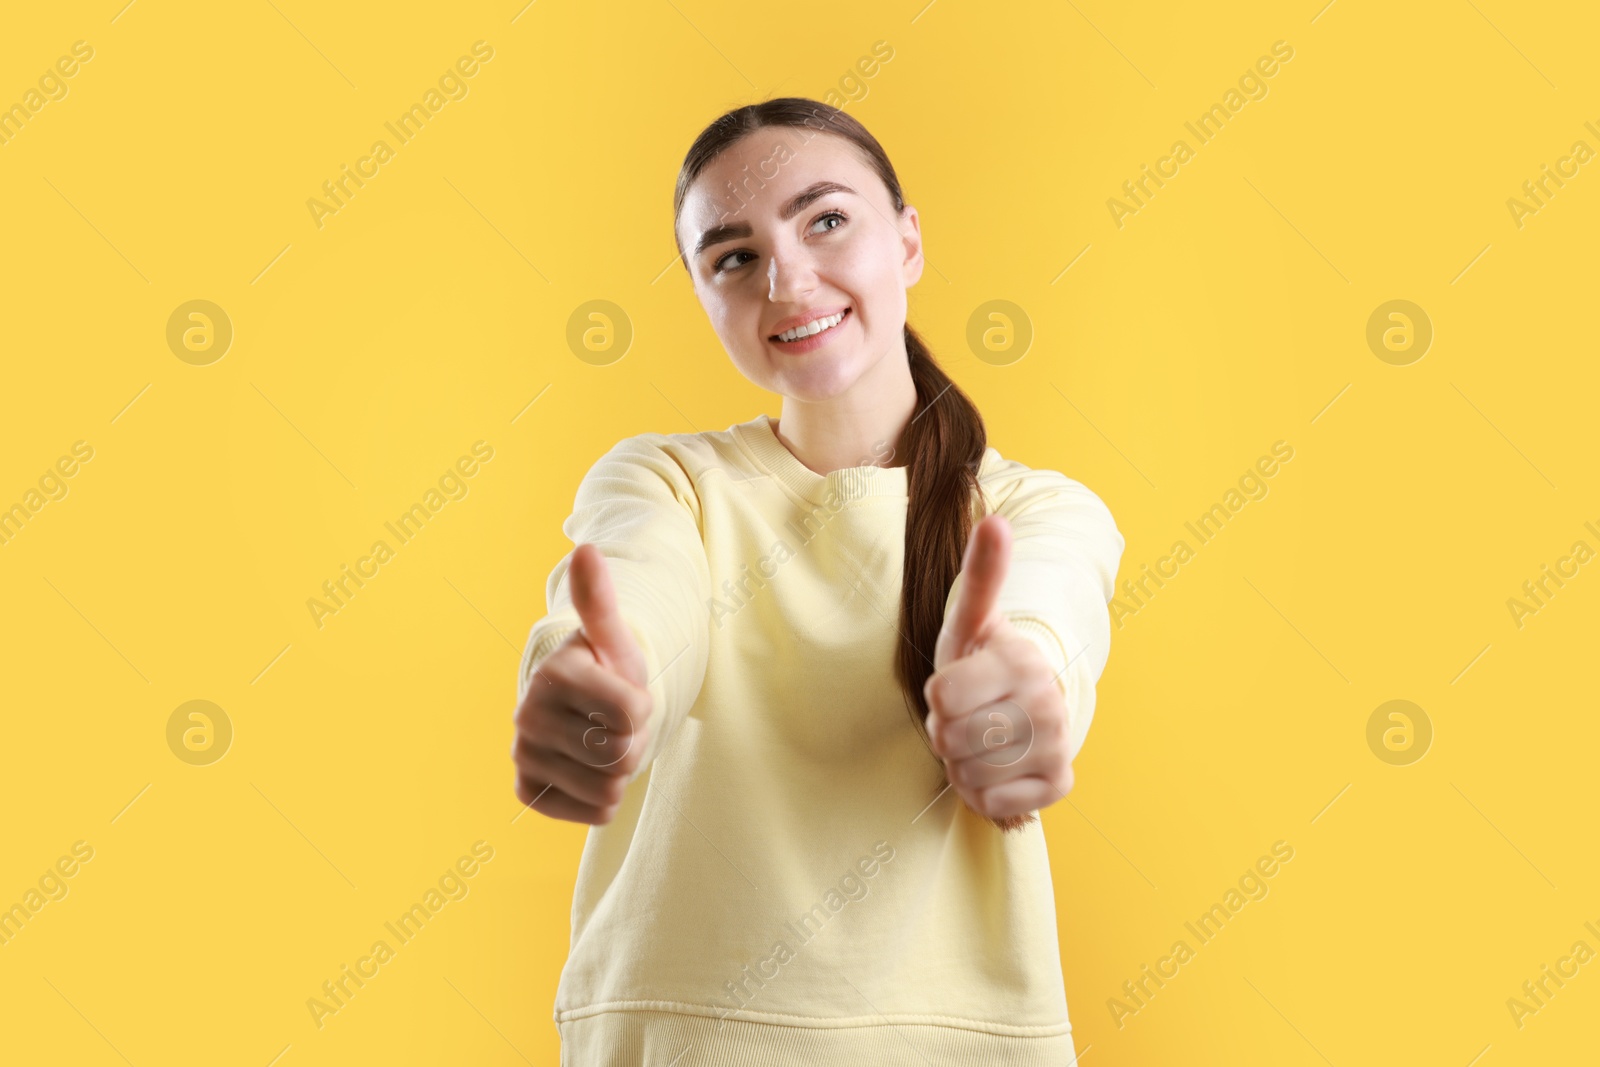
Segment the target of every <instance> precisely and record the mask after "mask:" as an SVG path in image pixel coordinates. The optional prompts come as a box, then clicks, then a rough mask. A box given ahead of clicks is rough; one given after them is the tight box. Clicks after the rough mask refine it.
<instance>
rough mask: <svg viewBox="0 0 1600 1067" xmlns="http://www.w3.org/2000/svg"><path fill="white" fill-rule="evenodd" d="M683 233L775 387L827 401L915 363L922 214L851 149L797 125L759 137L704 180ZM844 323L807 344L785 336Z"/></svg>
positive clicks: (741, 351) (721, 324)
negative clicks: (911, 326) (909, 298)
mask: <svg viewBox="0 0 1600 1067" xmlns="http://www.w3.org/2000/svg"><path fill="white" fill-rule="evenodd" d="M678 236H679V240H680V241H681V243H682V245H683V249H684V254H685V256H686V257H687V259H688V264H689V272H690V275H691V277H692V278H693V280H694V289H695V294H696V296H698V297H699V299H700V304H701V306H702V307H704V308H705V309H706V315H707V316H708V317H709V318H710V319H711V326H712V328H713V329H714V330H716V332H717V336H718V337H719V338H720V339H721V341H722V344H723V346H724V347H725V348H726V349H727V350H728V354H729V355H730V356H731V357H732V358H733V362H734V365H735V366H736V367H738V368H739V371H740V373H741V374H743V375H744V376H745V377H746V378H748V379H750V380H751V381H752V382H754V383H755V384H757V385H759V386H761V387H762V388H764V389H768V390H770V391H772V392H775V393H781V394H783V395H784V396H791V397H796V398H799V399H804V400H825V399H828V398H830V397H834V396H838V395H840V394H842V393H845V392H846V391H848V390H850V389H851V388H852V387H853V386H855V385H856V384H857V383H858V382H862V381H864V380H867V379H870V378H871V372H872V371H873V370H874V369H875V368H876V369H879V370H882V369H885V368H886V367H887V366H888V365H887V364H885V363H884V360H885V359H886V358H895V359H898V360H900V361H902V362H903V361H904V360H905V358H906V350H905V334H904V327H905V322H906V289H907V287H909V286H911V285H914V284H916V282H917V280H918V279H919V278H921V277H922V235H921V230H920V227H919V222H918V219H917V211H916V209H915V208H913V207H911V206H910V205H907V206H906V208H905V209H904V211H903V212H900V213H898V214H897V213H896V212H895V210H894V206H893V205H892V204H891V203H890V201H889V191H888V189H887V188H886V187H885V186H884V184H883V180H882V179H881V178H879V177H878V175H877V172H876V171H874V170H873V169H872V168H871V167H870V166H868V165H867V163H865V162H864V161H863V160H862V158H861V156H860V155H859V154H858V151H857V149H856V148H855V147H854V146H853V145H852V144H851V143H850V142H848V141H846V140H844V139H843V138H840V137H838V136H836V135H833V134H827V133H819V132H817V131H815V130H811V129H797V128H794V127H787V126H781V127H768V128H766V129H763V130H758V131H757V132H755V133H753V134H750V135H748V136H746V137H745V138H743V139H742V140H741V141H739V142H738V143H737V144H735V145H733V146H732V147H730V148H728V149H726V150H725V151H724V152H723V153H722V154H721V155H720V156H718V157H717V158H716V159H715V160H713V161H712V162H711V163H710V164H709V165H708V166H707V167H706V168H705V169H704V170H703V171H701V172H700V175H699V176H698V177H697V178H696V179H695V181H694V184H693V185H692V186H691V187H690V189H689V192H688V195H687V196H686V197H685V199H684V204H683V211H682V213H681V215H680V216H679V220H678ZM839 314H843V316H844V317H843V319H842V320H840V321H839V322H838V323H837V324H836V325H834V326H832V327H830V328H829V329H826V330H823V331H822V332H821V333H819V334H816V335H815V336H812V337H810V338H809V339H803V340H800V341H799V342H798V343H795V342H791V341H786V340H783V339H780V338H778V337H777V336H776V335H778V334H779V333H780V332H781V331H784V330H786V329H788V328H790V327H792V326H795V325H798V324H800V323H804V322H809V321H816V320H820V321H822V322H828V321H831V320H832V319H833V318H834V317H836V316H838V315H839ZM880 365H881V366H880ZM880 380H881V379H880ZM866 388H867V389H868V390H869V391H870V383H869V384H868V386H867V387H866Z"/></svg>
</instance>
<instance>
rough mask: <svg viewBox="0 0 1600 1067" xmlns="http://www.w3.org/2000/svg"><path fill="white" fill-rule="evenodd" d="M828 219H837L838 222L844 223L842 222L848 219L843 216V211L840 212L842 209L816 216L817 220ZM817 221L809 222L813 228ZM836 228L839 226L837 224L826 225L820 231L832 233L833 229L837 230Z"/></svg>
mask: <svg viewBox="0 0 1600 1067" xmlns="http://www.w3.org/2000/svg"><path fill="white" fill-rule="evenodd" d="M828 219H838V220H839V222H840V223H844V222H846V221H848V220H847V218H846V216H845V214H844V212H842V211H830V212H828V213H827V214H826V215H821V216H819V217H818V218H817V222H824V221H826V220H828ZM817 222H813V223H812V224H811V225H812V227H813V228H814V227H815V226H816V225H817ZM838 228H839V227H838V226H830V227H828V228H827V229H826V230H824V231H822V232H823V233H832V232H833V231H834V230H837V229H838Z"/></svg>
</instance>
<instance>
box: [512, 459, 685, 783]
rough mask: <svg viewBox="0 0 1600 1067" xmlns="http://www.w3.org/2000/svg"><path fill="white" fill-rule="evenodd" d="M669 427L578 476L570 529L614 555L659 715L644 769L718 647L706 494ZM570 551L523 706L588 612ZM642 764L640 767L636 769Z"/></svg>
mask: <svg viewBox="0 0 1600 1067" xmlns="http://www.w3.org/2000/svg"><path fill="white" fill-rule="evenodd" d="M663 440H664V437H663V435H660V434H641V435H639V436H636V437H630V438H627V439H625V440H623V441H621V442H619V443H618V444H617V445H616V446H614V447H613V448H612V449H611V450H610V451H609V452H607V453H606V454H605V455H604V456H602V457H600V459H599V460H597V461H596V462H595V464H594V465H593V466H592V467H591V468H590V469H589V472H588V473H587V474H586V475H584V478H583V481H582V482H581V483H580V484H579V486H578V490H577V494H576V497H575V499H574V501H573V507H572V513H571V514H570V515H569V516H568V517H567V519H566V521H565V522H563V523H562V526H561V530H562V533H564V534H565V535H566V536H567V538H568V539H569V540H571V541H572V543H573V545H574V550H576V546H577V545H580V544H592V545H594V546H595V547H596V548H598V549H599V550H600V551H601V553H603V555H604V556H605V564H606V570H607V573H608V574H609V575H610V577H611V581H612V584H613V588H614V590H615V593H616V599H617V605H618V609H619V611H620V613H621V615H622V618H623V620H624V621H625V622H626V623H627V625H628V628H629V629H630V630H631V631H632V632H633V634H634V637H635V639H636V640H637V641H638V643H639V647H640V648H641V649H642V650H643V652H644V657H645V663H646V677H647V679H648V683H649V684H648V689H649V692H650V697H651V709H652V710H651V722H650V728H649V734H648V737H647V738H646V742H645V744H646V748H645V752H644V756H643V758H642V759H641V761H640V763H639V765H638V770H643V769H644V768H645V767H646V766H648V765H649V763H650V761H651V760H653V759H654V758H655V756H656V755H657V754H658V753H659V752H660V750H661V744H662V742H663V741H664V740H665V739H666V738H667V737H669V736H670V735H671V734H672V733H673V732H675V730H676V729H677V727H678V725H679V724H680V723H681V722H682V720H683V718H684V716H685V715H687V714H688V710H689V708H690V707H691V706H692V705H693V704H694V701H695V698H696V697H697V696H698V695H699V693H700V686H701V683H702V682H703V681H704V680H705V671H706V660H707V656H708V653H709V641H708V640H707V633H708V630H709V627H710V606H709V605H710V600H711V577H710V568H709V566H708V565H707V562H706V551H705V541H704V538H703V535H702V533H701V512H700V500H699V495H698V493H697V492H696V489H695V485H694V482H693V480H692V479H691V478H690V477H689V474H688V472H687V471H685V470H684V468H683V467H682V466H681V465H680V464H679V463H678V461H677V459H676V458H675V457H674V456H673V455H672V454H671V453H669V452H668V451H667V450H666V449H665V448H663V447H662V442H663ZM571 563H572V553H570V552H569V553H568V554H567V555H566V556H564V557H562V559H561V560H560V562H558V563H557V564H556V565H555V568H554V569H553V570H552V571H551V572H550V577H549V580H548V581H547V583H546V586H545V602H546V605H547V608H548V614H546V615H545V617H544V618H542V619H540V620H539V621H538V622H537V623H535V624H534V626H533V629H532V630H531V631H530V633H529V634H528V643H527V646H526V648H525V649H524V650H523V656H522V667H521V671H520V673H519V678H518V684H517V704H518V706H519V707H520V706H521V705H522V703H523V700H524V698H525V696H526V694H527V692H528V688H529V686H530V684H532V683H533V681H534V676H535V671H536V668H537V667H538V664H539V661H540V660H541V659H543V658H544V657H545V656H547V655H548V654H549V653H550V652H551V651H553V650H554V649H555V648H557V647H558V646H559V645H560V644H561V643H562V641H564V640H565V639H566V638H567V636H568V635H570V634H571V633H572V632H573V631H574V630H576V629H578V627H579V624H580V620H579V618H578V612H577V609H576V608H575V607H574V605H573V602H572V590H571V588H570V583H569V581H568V574H567V571H568V568H569V567H570V566H571ZM635 773H637V771H636V772H635Z"/></svg>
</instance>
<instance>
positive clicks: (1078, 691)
mask: <svg viewBox="0 0 1600 1067" xmlns="http://www.w3.org/2000/svg"><path fill="white" fill-rule="evenodd" d="M981 484H983V486H984V489H985V492H986V493H988V494H989V496H990V498H991V500H993V501H994V506H993V508H992V510H993V511H995V512H998V513H999V514H1001V515H1004V516H1005V517H1006V520H1007V521H1008V522H1009V523H1010V524H1011V566H1010V569H1009V570H1008V571H1007V572H1006V579H1005V583H1004V584H1003V585H1002V586H1001V587H1000V600H999V606H1000V610H1001V612H1002V613H1004V614H1005V616H1006V618H1007V619H1009V620H1010V622H1011V624H1012V626H1013V627H1015V629H1016V630H1017V631H1018V632H1019V633H1020V634H1022V635H1023V636H1024V637H1026V638H1028V639H1029V640H1031V641H1033V642H1034V644H1036V645H1037V646H1038V647H1039V650H1040V651H1041V652H1043V653H1044V656H1045V659H1047V660H1048V661H1049V662H1050V665H1051V667H1052V668H1053V669H1054V670H1055V671H1056V672H1058V673H1057V675H1056V685H1057V687H1058V688H1059V689H1060V690H1061V694H1062V696H1063V698H1064V699H1065V700H1066V705H1067V714H1068V716H1069V737H1070V747H1069V749H1068V751H1069V753H1070V754H1071V757H1072V758H1073V759H1076V758H1077V755H1078V750H1079V749H1081V748H1082V747H1083V742H1084V738H1085V737H1086V736H1087V735H1088V733H1089V724H1090V722H1092V721H1093V719H1094V708H1095V683H1096V682H1097V681H1099V678H1100V673H1101V672H1102V671H1103V670H1104V669H1105V665H1106V659H1107V658H1108V656H1109V655H1110V651H1111V619H1110V614H1109V613H1108V612H1107V610H1106V605H1107V604H1108V603H1110V601H1111V598H1112V596H1113V595H1114V593H1115V589H1116V576H1117V568H1118V566H1119V565H1120V563H1121V561H1122V550H1123V547H1124V544H1125V542H1124V540H1123V536H1122V533H1121V531H1119V530H1118V529H1117V524H1116V521H1115V520H1114V519H1113V518H1112V517H1111V511H1110V509H1108V508H1107V507H1106V505H1105V503H1104V502H1103V501H1102V500H1101V499H1100V498H1099V497H1098V496H1096V495H1095V493H1094V492H1093V491H1092V490H1090V489H1089V488H1088V487H1087V486H1085V485H1083V484H1082V483H1081V482H1076V481H1074V480H1072V479H1071V478H1068V477H1067V476H1066V475H1064V474H1061V473H1060V472H1058V471H1053V470H1047V469H1042V468H1041V469H1033V468H1028V467H1024V466H1023V465H1022V464H1020V463H1017V462H1015V461H1012V460H1003V461H1002V462H1001V464H1000V466H999V468H998V470H997V471H996V473H995V475H994V476H993V477H992V478H986V479H984V482H983V483H981ZM988 513H989V512H987V511H985V512H983V513H980V514H979V515H978V518H980V519H981V518H982V516H983V515H984V514H988ZM961 584H962V576H961V575H959V574H958V575H957V576H956V580H955V581H954V582H953V583H951V586H950V593H949V596H948V597H947V598H946V600H945V617H946V618H947V619H948V618H949V616H950V611H951V609H952V608H953V607H954V606H955V603H956V598H957V597H958V596H959V595H960V589H961Z"/></svg>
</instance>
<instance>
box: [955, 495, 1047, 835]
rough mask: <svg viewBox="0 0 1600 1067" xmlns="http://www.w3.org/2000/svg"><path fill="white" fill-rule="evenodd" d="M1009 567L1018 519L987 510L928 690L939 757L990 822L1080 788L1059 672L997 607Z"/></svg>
mask: <svg viewBox="0 0 1600 1067" xmlns="http://www.w3.org/2000/svg"><path fill="white" fill-rule="evenodd" d="M1010 563H1011V526H1010V524H1009V523H1007V522H1006V520H1005V518H1004V517H1003V516H1000V515H987V516H985V517H984V519H983V521H982V522H980V523H978V525H977V526H975V527H974V528H973V530H972V536H971V537H970V538H969V539H968V541H967V550H966V554H965V556H964V558H963V559H962V563H961V593H960V596H959V597H958V598H957V600H956V603H955V604H954V605H953V607H952V609H951V611H950V614H949V615H948V616H947V617H946V618H945V622H944V628H943V629H941V630H940V631H939V639H938V642H937V644H936V645H935V650H934V659H933V662H934V673H933V674H932V675H931V676H930V677H929V678H928V682H927V685H926V686H924V687H923V695H924V696H925V697H926V698H927V701H928V708H929V714H928V720H927V726H928V736H929V739H930V740H931V741H932V743H933V750H934V753H935V754H936V755H938V756H939V758H940V759H942V760H944V765H945V773H946V774H947V775H948V776H949V778H950V784H951V785H952V786H954V787H955V790H956V792H957V793H959V794H960V796H961V798H962V799H963V800H965V801H966V803H967V806H968V807H970V808H971V809H972V810H973V811H975V812H977V813H978V814H980V815H983V816H986V817H988V818H991V819H1001V818H1005V817H1007V816H1013V815H1021V814H1024V813H1026V812H1030V811H1035V810H1037V809H1039V808H1043V807H1046V806H1048V805H1050V804H1053V803H1054V802H1056V801H1057V800H1060V799H1062V798H1063V797H1065V796H1066V794H1067V793H1068V791H1070V790H1071V789H1072V762H1071V758H1070V756H1069V754H1068V744H1069V737H1068V729H1067V725H1068V716H1067V706H1066V701H1065V700H1063V699H1062V696H1061V691H1060V690H1059V689H1058V688H1057V686H1056V684H1055V673H1056V672H1055V670H1054V669H1053V668H1052V667H1051V665H1050V662H1049V660H1047V659H1046V658H1045V656H1044V653H1043V652H1042V651H1040V649H1039V647H1038V646H1037V645H1035V644H1034V643H1033V642H1032V641H1031V640H1029V639H1028V638H1027V637H1025V636H1023V635H1022V634H1021V633H1019V632H1018V631H1017V630H1016V629H1015V628H1014V627H1013V626H1012V625H1011V623H1010V621H1009V620H1008V619H1007V618H1006V617H1005V615H1004V614H1002V613H1001V612H1000V610H999V608H998V607H997V605H998V602H999V598H1000V589H1001V586H1002V585H1003V584H1004V582H1005V577H1006V571H1007V568H1008V567H1009V566H1010Z"/></svg>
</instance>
